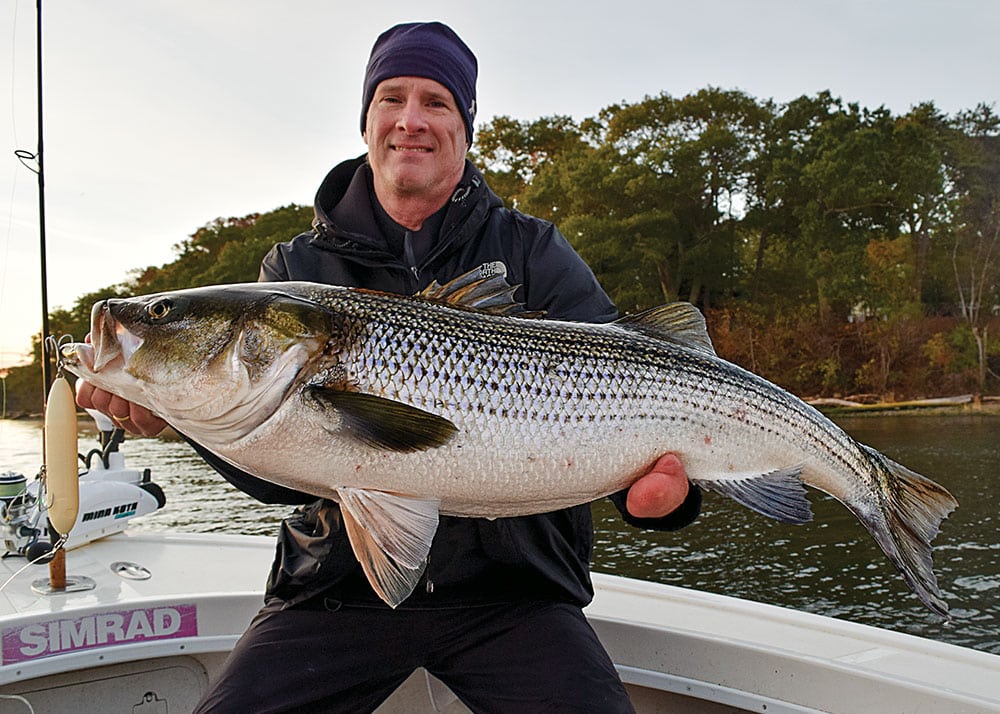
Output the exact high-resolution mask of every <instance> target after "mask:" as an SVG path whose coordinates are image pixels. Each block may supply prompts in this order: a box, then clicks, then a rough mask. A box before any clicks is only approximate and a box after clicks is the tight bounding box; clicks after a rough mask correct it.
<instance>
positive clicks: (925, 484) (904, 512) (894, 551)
mask: <svg viewBox="0 0 1000 714" xmlns="http://www.w3.org/2000/svg"><path fill="white" fill-rule="evenodd" d="M863 448H864V449H865V451H866V452H867V453H868V454H869V456H871V457H872V458H873V459H874V460H875V462H876V463H878V464H879V465H880V466H882V467H884V468H885V469H886V470H887V471H888V472H889V474H891V478H889V479H887V480H886V483H887V484H888V487H887V489H886V493H885V496H886V498H885V507H884V510H882V511H881V512H874V513H872V512H869V513H865V514H857V515H858V516H859V518H860V519H861V521H862V522H863V523H864V524H865V526H866V527H867V528H868V530H869V531H870V532H871V534H872V536H874V538H875V540H876V542H878V544H879V546H880V547H881V548H882V550H883V551H884V552H885V554H886V555H887V556H888V557H889V559H890V560H891V561H892V563H893V564H894V565H895V566H896V567H897V568H898V569H899V571H900V572H901V573H902V575H903V578H904V579H905V580H906V582H907V584H908V585H909V586H910V587H911V588H912V589H913V591H914V592H915V593H916V594H917V596H918V597H919V598H920V599H921V601H923V603H924V604H925V605H926V606H927V607H928V608H930V609H931V610H932V611H934V612H935V613H937V614H938V615H940V616H942V617H944V618H949V619H950V615H949V614H948V603H947V602H945V600H944V598H943V597H942V596H941V591H940V590H939V589H938V584H937V577H936V576H935V575H934V570H933V559H932V557H931V545H930V544H931V541H932V540H933V539H934V537H935V536H937V534H938V532H939V531H940V529H941V521H943V520H944V519H945V518H947V517H948V514H949V513H951V512H952V511H953V510H955V508H956V506H958V501H956V500H955V497H954V496H952V495H951V494H950V493H949V492H948V491H947V490H946V489H945V488H944V487H943V486H940V485H938V484H936V483H934V482H933V481H931V480H930V479H928V478H926V477H924V476H921V475H920V474H918V473H916V472H914V471H911V470H910V469H908V468H906V467H905V466H903V465H901V464H897V463H896V462H895V461H893V460H892V459H889V458H887V457H886V456H884V455H883V454H880V453H879V452H877V451H875V450H874V449H872V448H870V447H867V446H865V447H863Z"/></svg>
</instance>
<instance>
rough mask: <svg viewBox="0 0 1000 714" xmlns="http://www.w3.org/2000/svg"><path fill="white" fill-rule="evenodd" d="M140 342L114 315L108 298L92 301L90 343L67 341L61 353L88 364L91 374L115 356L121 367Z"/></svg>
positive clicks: (106, 364) (102, 367)
mask: <svg viewBox="0 0 1000 714" xmlns="http://www.w3.org/2000/svg"><path fill="white" fill-rule="evenodd" d="M141 345H142V338H141V337H138V336H136V335H134V334H132V333H131V332H129V330H128V328H126V327H125V326H124V325H123V324H122V323H120V322H119V321H118V320H116V319H115V317H114V315H113V314H112V313H111V305H110V304H109V301H108V300H101V301H100V302H98V303H97V304H95V305H94V309H93V310H92V311H91V315H90V344H89V345H87V344H80V343H78V344H74V345H67V349H66V350H64V351H63V355H62V356H63V357H64V358H66V359H69V360H71V361H75V362H77V363H82V364H83V365H84V366H87V363H88V362H89V363H90V364H89V367H90V369H91V371H92V372H94V373H95V374H96V373H98V372H100V371H101V370H103V369H105V368H106V367H107V366H108V365H110V364H112V363H113V362H115V361H116V360H118V359H119V358H120V359H121V362H122V366H123V367H124V366H125V365H126V364H127V363H128V361H129V359H130V358H131V357H132V355H133V354H134V353H135V351H136V350H137V349H139V347H140V346H141Z"/></svg>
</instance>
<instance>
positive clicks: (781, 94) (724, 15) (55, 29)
mask: <svg viewBox="0 0 1000 714" xmlns="http://www.w3.org/2000/svg"><path fill="white" fill-rule="evenodd" d="M400 5H402V4H401V3H400V4H398V5H395V6H394V4H393V3H388V2H379V1H378V0H369V1H368V2H362V3H358V2H351V3H348V2H345V1H344V0H288V2H278V1H277V0H270V1H266V2H265V1H264V0H141V1H140V2H137V1H136V0H45V2H44V4H43V10H42V12H43V42H42V44H43V53H44V64H43V80H44V94H43V97H44V162H45V172H44V173H45V198H46V234H47V263H48V296H49V306H50V308H52V309H54V308H60V307H62V308H69V307H72V306H73V304H74V303H75V302H76V300H77V298H79V297H80V296H82V295H85V294H86V293H88V292H92V291H94V290H97V289H99V288H103V287H106V286H108V285H112V284H115V283H119V282H121V281H123V280H125V279H127V278H128V277H129V276H130V274H131V273H132V272H133V271H135V270H137V269H141V268H144V267H146V266H150V265H162V264H164V263H167V262H170V261H171V260H173V259H174V258H175V257H176V254H175V253H174V250H173V248H174V246H175V245H177V244H178V243H180V242H181V241H183V240H185V239H186V238H187V237H189V236H190V235H191V234H193V233H194V232H195V231H196V230H197V229H198V228H199V227H201V226H204V225H206V224H208V223H210V222H211V221H213V220H214V219H216V218H219V217H233V216H245V215H248V214H251V213H256V212H266V211H270V210H272V209H275V208H278V207H280V206H284V205H288V204H290V203H296V204H306V205H311V203H312V198H313V195H314V193H315V190H316V187H317V186H318V184H319V181H320V180H321V179H322V178H323V176H324V175H325V174H326V172H327V170H329V168H330V167H332V166H333V165H334V164H336V163H337V162H339V161H341V160H343V159H346V158H350V157H354V156H358V155H360V154H362V153H363V152H364V150H365V146H364V143H363V142H362V140H361V133H360V112H361V107H360V102H361V85H362V79H363V76H364V67H365V63H366V61H367V58H368V54H369V52H370V49H371V45H372V43H373V42H374V40H375V38H376V37H377V36H378V34H379V33H381V32H382V31H383V30H385V29H387V28H388V27H391V26H392V25H394V24H396V23H399V22H412V21H423V20H440V21H442V22H445V23H447V24H448V25H450V26H451V27H452V28H453V29H454V30H455V31H456V32H458V34H459V35H460V36H461V37H462V38H463V39H464V40H465V41H466V43H467V44H468V45H469V46H470V47H471V48H472V50H473V51H474V52H475V54H476V55H477V57H478V59H479V82H478V105H479V116H478V119H477V123H478V124H482V123H483V122H486V121H489V120H490V119H491V118H493V117H496V116H501V115H507V116H511V117H514V118H516V119H523V120H533V119H537V118H539V117H543V116H553V115H569V116H572V117H574V118H576V119H584V118H587V117H591V116H595V115H596V114H597V113H598V112H599V111H600V110H601V109H602V108H604V107H607V106H609V105H610V104H613V103H615V102H620V101H627V102H637V101H641V100H642V99H643V98H644V97H646V96H653V95H657V94H660V93H663V92H666V93H668V94H670V95H673V96H675V97H682V96H685V95H686V94H688V93H691V92H696V91H698V90H699V89H703V88H705V87H709V86H711V87H719V88H722V89H737V90H741V91H743V92H745V93H747V94H749V95H751V96H754V97H756V98H758V99H760V100H765V99H774V100H775V101H777V102H779V103H780V102H787V101H789V100H791V99H794V98H796V97H799V96H802V95H810V96H813V95H815V94H817V93H818V92H821V91H823V90H829V91H830V92H831V93H832V94H833V95H834V96H837V97H840V98H842V99H843V100H844V101H845V102H857V103H858V104H860V105H861V106H865V107H869V108H876V107H879V106H885V107H887V108H888V109H890V110H891V111H893V112H894V113H897V114H902V113H905V112H906V111H907V110H909V109H910V108H911V107H912V106H914V105H916V104H919V103H921V102H925V101H933V102H934V104H935V105H936V106H937V107H938V109H939V110H941V111H943V112H945V113H948V114H954V113H956V112H958V111H961V110H963V109H972V108H974V107H975V106H976V105H977V104H979V103H981V102H985V103H987V104H992V105H994V106H996V105H997V103H998V101H1000V71H998V70H1000V55H998V54H997V51H996V31H997V29H998V28H1000V2H997V1H996V0H714V1H713V0H708V1H706V2H691V1H690V0H684V1H683V2H678V1H675V0H618V1H616V2H608V1H607V0H604V1H602V2H592V0H576V1H575V2H545V1H543V0H506V1H505V2H497V3H473V2H461V3H456V2H454V1H453V0H449V1H448V2H442V1H439V0H424V2H422V3H408V4H407V9H405V10H400V9H398V8H399V6H400ZM35 19H36V3H35V0H3V1H2V3H0V105H4V104H8V105H9V107H8V109H7V110H6V111H4V110H3V109H0V141H2V143H3V146H2V151H0V370H2V369H3V368H4V367H10V366H13V365H15V364H18V363H20V362H23V361H25V360H26V359H27V353H28V351H29V350H30V344H31V335H32V334H35V333H37V332H39V330H40V329H41V318H40V315H41V299H40V270H39V245H38V183H37V177H36V175H35V174H34V173H32V172H31V171H30V170H29V169H28V168H25V167H24V166H22V165H21V164H20V163H19V162H18V160H17V159H16V158H15V156H14V151H15V150H16V149H24V150H28V151H30V152H34V151H35V150H36V149H37V146H38V138H37V135H38V133H37V118H36V117H37V115H36V75H35ZM5 100H6V101H5ZM289 237H291V236H289ZM75 337H76V338H78V339H80V338H82V337H83V335H76V336H75Z"/></svg>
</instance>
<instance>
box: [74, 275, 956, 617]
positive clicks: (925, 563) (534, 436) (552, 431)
mask: <svg viewBox="0 0 1000 714" xmlns="http://www.w3.org/2000/svg"><path fill="white" fill-rule="evenodd" d="M513 291H514V289H513V288H512V287H510V286H509V285H508V284H507V282H506V280H505V279H504V277H503V276H502V275H499V276H492V277H490V276H480V275H479V273H478V272H476V271H474V272H473V273H470V274H467V275H466V276H463V277H461V278H459V279H457V280H456V281H453V282H452V283H449V284H448V285H446V286H439V285H437V284H435V285H432V286H431V288H429V289H428V290H427V291H425V292H424V293H422V294H421V295H420V296H416V297H404V296H398V295H389V294H384V293H376V292H371V291H366V290H359V289H351V288H341V287H334V286H329V285H319V284H313V283H301V282H298V283H296V282H287V283H249V284H241V285H223V286H214V287H206V288H196V289H190V290H179V291H175V292H167V293H160V294H157V295H150V296H143V297H135V298H129V299H121V300H116V299H111V300H104V301H101V302H99V303H97V304H96V305H95V306H94V309H93V314H92V325H91V330H92V332H91V339H92V344H73V345H69V346H67V347H65V348H64V349H63V358H64V360H65V364H66V367H67V368H68V369H69V370H70V371H72V372H74V373H76V374H77V375H79V376H80V377H82V378H84V379H86V380H87V381H89V382H91V383H92V384H94V385H95V386H98V387H101V388H103V389H105V390H108V391H110V392H113V393H115V394H118V395H119V396H121V397H123V398H125V399H128V400H130V401H132V402H135V403H138V404H141V405H143V406H145V407H148V408H149V409H151V410H152V411H154V412H155V413H157V414H159V415H160V416H162V417H163V418H164V419H166V420H167V422H169V423H170V424H171V426H173V427H174V428H175V429H177V430H178V431H179V432H181V433H182V434H185V435H186V436H188V437H189V438H191V439H193V440H194V441H196V442H197V443H199V444H201V445H203V446H205V447H206V448H208V449H209V450H211V451H212V452H214V453H215V454H217V455H218V456H220V457H222V458H223V459H225V460H226V461H228V462H230V463H232V464H234V465H235V466H237V467H239V468H241V469H243V470H245V471H247V472H249V473H252V474H254V475H256V476H258V477H260V478H262V479H266V480H268V481H271V482H273V483H277V484H280V485H283V486H287V487H290V488H293V489H298V490H301V491H305V492H308V493H313V494H316V495H317V496H324V497H328V498H332V499H335V500H336V501H338V502H339V503H340V504H341V507H342V511H343V514H344V521H345V524H346V530H347V532H348V536H349V538H350V541H351V545H352V547H353V549H354V553H355V555H356V556H357V557H358V560H359V561H360V562H361V564H362V566H363V568H364V570H365V572H366V574H367V576H368V578H369V581H370V582H371V584H372V586H373V587H374V589H375V590H376V592H378V593H379V595H380V596H381V597H382V598H383V599H384V600H385V601H386V602H387V603H389V604H390V605H393V606H395V605H397V604H399V603H400V602H402V601H403V600H404V599H405V598H406V597H407V596H408V595H409V594H410V592H411V591H412V589H413V587H414V586H415V584H416V582H417V580H418V579H419V577H420V574H421V572H422V570H423V568H424V565H425V560H426V556H427V554H428V551H429V550H430V544H431V539H432V538H433V536H434V533H435V530H436V528H437V520H438V514H439V513H444V514H451V515H457V516H477V517H486V518H496V517H504V516H516V515H526V514H531V513H540V512H546V511H550V510H554V509H559V508H564V507H567V506H571V505H576V504H580V503H586V502H588V501H592V500H594V499H597V498H599V497H602V496H605V495H607V494H610V493H613V492H615V491H618V490H620V489H623V488H625V487H627V486H629V485H630V484H631V483H632V482H633V481H635V480H636V479H637V478H638V477H640V476H641V475H643V474H644V473H646V472H647V470H648V469H649V468H650V466H651V465H652V464H653V463H654V462H655V461H656V460H657V458H658V457H659V456H661V455H662V454H664V453H666V452H675V453H677V454H678V455H679V456H680V458H681V459H682V461H683V463H684V467H685V469H686V472H687V474H688V476H689V478H690V479H691V481H692V482H694V483H696V484H698V485H700V486H701V487H703V488H706V489H709V490H712V491H716V492H719V493H722V494H725V495H726V496H729V497H731V498H733V499H735V500H736V501H738V502H739V503H741V504H743V505H744V506H747V507H748V508H751V509H753V510H755V511H758V512H760V513H762V514H764V515H765V516H769V517H771V518H775V519H777V520H780V521H784V522H787V523H803V522H805V521H807V520H809V519H810V518H811V517H812V512H811V508H810V505H809V500H808V498H807V496H806V491H805V489H804V488H803V484H807V485H809V486H811V487H813V488H816V489H819V490H821V491H824V492H826V493H828V494H830V495H831V496H833V497H834V498H836V499H837V500H839V501H840V502H841V503H843V504H844V505H845V506H846V507H847V508H848V509H850V510H851V512H852V513H854V515H855V516H857V518H858V519H859V520H860V521H861V522H862V524H864V526H865V527H866V528H867V529H868V530H869V532H871V534H872V535H873V536H874V538H875V540H876V541H877V542H878V544H879V546H881V548H882V550H883V551H884V552H885V553H886V555H887V556H888V557H889V559H890V560H891V561H892V562H893V563H894V564H895V565H896V567H897V568H898V569H899V570H900V572H901V573H902V575H903V577H904V578H905V580H906V582H907V583H908V584H909V586H910V587H911V588H912V589H913V591H914V592H915V593H916V594H917V595H918V596H919V597H920V599H921V600H922V601H923V602H924V603H925V604H926V605H927V606H928V607H929V608H930V609H931V610H933V611H934V612H936V613H938V614H941V615H943V616H947V612H948V606H947V604H946V603H945V601H944V600H943V598H942V597H941V594H940V592H939V590H938V586H937V581H936V578H935V576H934V573H933V570H932V563H931V549H930V541H931V540H932V539H933V538H934V536H935V535H936V534H937V532H938V529H939V527H940V523H941V521H942V520H943V519H944V518H945V517H946V516H947V515H948V513H950V512H951V510H952V509H953V508H955V506H956V505H957V503H956V501H955V499H954V498H953V497H952V496H951V495H950V494H949V493H948V492H947V491H946V490H945V489H943V488H942V487H941V486H939V485H937V484H936V483H934V482H932V481H930V480H928V479H926V478H924V477H922V476H920V475H918V474H916V473H913V472H912V471H909V470H908V469H906V468H905V467H903V466H900V465H899V464H896V463H894V462H893V461H891V460H890V459H888V458H886V457H885V456H883V455H882V454H880V453H879V452H877V451H876V450H874V449H872V448H870V447H867V446H864V445H862V444H859V443H858V442H856V441H855V440H854V439H852V438H851V437H850V436H848V435H847V434H846V433H845V432H844V431H843V430H842V429H840V428H839V427H837V426H836V425H835V424H833V423H832V422H831V421H830V420H829V419H827V418H826V417H824V416H823V415H822V414H820V413H819V412H818V411H816V410H815V409H813V408H812V407H810V406H809V405H807V404H805V403H804V402H803V401H801V400H800V399H798V398H796V397H794V396H792V395H791V394H789V393H788V392H786V391H785V390H783V389H781V388H779V387H777V386H776V385H774V384H772V383H770V382H768V381H767V380H765V379H762V378H761V377H759V376H757V375H755V374H752V373H751V372H748V371H747V370H745V369H742V368H740V367H738V366H736V365H734V364H731V363H729V362H727V361H725V360H723V359H720V358H719V357H718V356H717V355H716V354H715V351H714V349H713V348H712V345H711V342H710V340H709V337H708V333H707V331H706V328H705V321H704V318H703V317H702V315H701V313H700V312H698V310H697V309H695V308H694V307H692V306H691V305H689V304H686V303H674V304H671V305H665V306H663V307H660V308H655V309H653V310H650V311H647V312H644V313H641V314H638V315H634V316H629V317H625V318H623V319H620V320H618V321H617V322H614V323H610V324H583V323H573V322H560V321H554V320H546V319H540V318H538V317H531V318H530V319H529V318H528V317H517V316H511V314H513V313H515V312H516V311H517V309H518V306H517V305H516V304H515V303H514V302H513V300H512V297H511V296H512V294H513Z"/></svg>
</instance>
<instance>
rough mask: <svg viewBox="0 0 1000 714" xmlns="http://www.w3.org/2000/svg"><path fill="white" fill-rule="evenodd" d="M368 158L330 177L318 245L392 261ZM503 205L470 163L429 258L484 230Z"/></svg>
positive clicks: (318, 210) (321, 199) (319, 196)
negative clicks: (377, 211) (378, 216)
mask: <svg viewBox="0 0 1000 714" xmlns="http://www.w3.org/2000/svg"><path fill="white" fill-rule="evenodd" d="M371 186H372V174H371V167H370V166H369V165H368V160H367V156H360V157H358V158H356V159H350V160H348V161H344V162H342V163H340V164H338V165H337V166H335V167H334V168H333V169H331V170H330V172H329V173H328V174H327V175H326V178H324V179H323V182H322V183H321V184H320V187H319V190H317V192H316V200H315V202H314V204H313V211H314V216H315V217H314V219H313V230H314V231H315V238H314V239H313V241H314V243H315V244H316V245H317V246H318V247H325V248H327V249H330V250H336V251H338V252H341V253H347V254H352V255H354V256H356V257H358V258H361V257H363V256H367V257H369V258H371V259H378V260H384V259H385V258H387V257H395V256H393V251H392V250H391V249H390V247H389V244H388V241H387V240H386V238H385V236H384V235H383V233H382V230H381V228H380V227H379V224H378V221H377V219H376V216H375V209H374V208H373V206H372V200H373V199H374V191H373V189H372V188H371ZM502 206H503V201H501V200H500V198H499V197H498V196H497V195H496V194H495V193H493V191H492V190H490V188H489V186H487V185H486V180H485V179H484V178H483V175H482V174H481V173H480V172H479V170H478V169H477V168H476V167H475V166H474V165H473V164H472V162H471V161H469V160H468V159H466V161H465V172H464V174H463V175H462V179H461V181H460V182H459V184H458V186H457V187H456V188H455V191H454V192H453V193H452V196H451V198H450V199H449V201H448V204H447V207H446V210H445V213H444V218H443V220H442V223H441V230H440V233H439V237H438V240H437V243H436V244H435V246H434V248H433V249H432V255H431V256H429V258H432V257H435V256H440V255H441V254H443V253H445V252H447V251H448V250H450V249H453V248H455V247H457V246H459V245H461V244H462V243H464V242H465V241H467V240H469V239H470V238H471V237H473V236H474V235H476V234H477V233H478V232H479V230H480V229H481V228H482V226H483V224H484V223H485V222H486V219H487V217H488V215H489V212H490V210H492V209H494V208H500V207H502Z"/></svg>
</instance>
